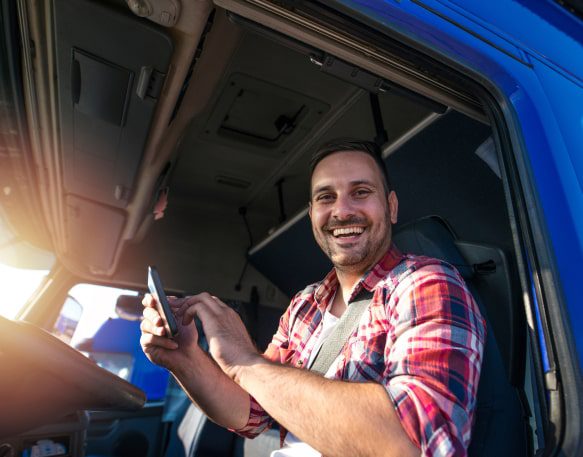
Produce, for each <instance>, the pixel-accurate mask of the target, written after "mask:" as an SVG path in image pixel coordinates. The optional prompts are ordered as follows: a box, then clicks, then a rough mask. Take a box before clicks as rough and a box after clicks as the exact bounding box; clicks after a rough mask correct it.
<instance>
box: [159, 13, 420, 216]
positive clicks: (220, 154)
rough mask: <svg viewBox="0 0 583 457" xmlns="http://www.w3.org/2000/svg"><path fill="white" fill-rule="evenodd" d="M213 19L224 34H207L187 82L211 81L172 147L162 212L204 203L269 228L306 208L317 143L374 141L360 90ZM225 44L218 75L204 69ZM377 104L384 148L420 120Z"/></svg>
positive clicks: (394, 103)
mask: <svg viewBox="0 0 583 457" xmlns="http://www.w3.org/2000/svg"><path fill="white" fill-rule="evenodd" d="M220 21H226V23H222V24H220V25H218V27H227V28H229V29H232V30H231V31H230V33H227V34H225V33H221V39H213V37H212V36H210V37H209V39H208V40H207V42H206V43H205V46H204V49H203V52H202V55H201V58H200V59H199V61H198V62H197V67H196V69H195V71H194V73H193V77H192V80H191V81H190V85H195V87H196V85H199V84H200V85H201V86H204V84H203V81H204V80H205V79H210V80H213V79H216V80H217V83H216V87H215V90H214V92H213V95H212V97H211V98H210V99H209V102H208V103H207V104H206V106H205V107H204V109H203V110H201V112H200V114H199V115H198V116H196V117H195V118H194V119H193V121H192V124H191V125H190V128H188V130H187V131H186V132H185V135H184V138H183V140H182V142H181V144H180V146H179V150H178V160H177V163H176V167H175V170H174V173H173V177H172V182H171V189H170V192H171V193H170V195H171V200H170V205H172V204H173V203H172V202H173V201H174V202H175V203H176V204H179V205H180V206H190V205H193V206H196V205H200V204H204V203H209V202H212V204H213V206H214V207H215V208H217V207H222V208H223V209H224V210H226V211H229V212H231V211H237V209H238V208H239V207H241V206H244V207H246V208H248V209H249V210H250V211H253V212H257V213H260V214H261V216H268V217H271V219H272V221H273V223H276V222H278V221H280V219H282V212H284V213H285V215H286V216H287V217H290V216H291V215H293V214H294V213H296V212H298V211H300V210H301V209H303V208H304V207H305V206H306V204H307V200H308V178H309V176H308V163H309V157H310V155H311V154H312V152H313V150H314V148H315V147H317V146H318V144H320V143H321V142H322V141H325V140H326V139H330V138H333V137H338V136H355V137H360V138H364V139H369V140H372V139H373V138H374V137H375V135H376V132H375V128H374V125H375V124H374V119H373V116H372V110H371V105H370V98H369V93H368V92H366V91H364V90H362V89H360V88H358V87H356V86H354V85H352V84H349V83H347V82H345V81H343V80H341V79H338V78H336V77H334V76H331V75H329V74H326V73H323V72H322V71H321V69H320V67H319V66H317V65H315V64H314V63H312V62H311V60H310V56H309V54H308V53H305V52H299V51H297V50H296V49H292V48H290V47H288V46H286V45H284V44H281V43H278V42H276V41H274V40H272V39H269V38H266V37H263V36H261V35H257V34H255V33H252V32H249V31H246V30H245V29H243V28H241V27H240V26H239V25H237V24H234V23H232V22H230V21H229V20H228V19H227V18H226V16H224V13H223V14H221V13H218V14H217V17H216V19H215V22H220ZM214 27H217V24H216V23H215V24H214ZM211 33H212V32H211ZM225 38H226V39H231V40H236V42H237V43H236V46H234V47H233V49H234V50H233V52H232V54H231V55H230V56H229V58H228V64H227V65H226V66H225V67H223V69H219V71H221V74H219V75H217V74H212V73H209V72H207V71H205V69H209V68H212V67H213V65H210V64H209V65H205V63H206V62H207V61H208V62H209V63H210V61H211V60H212V59H213V56H214V55H219V54H220V49H218V47H220V48H221V49H224V48H225V45H226V43H225ZM380 103H381V111H382V117H383V122H384V125H385V129H386V130H387V134H388V138H389V142H390V141H392V140H395V139H396V138H398V137H399V136H400V135H402V134H404V133H405V132H406V131H407V130H409V129H410V128H412V127H413V126H415V125H416V124H418V123H419V122H421V121H422V120H423V119H424V118H425V117H426V116H427V115H428V114H429V111H428V110H427V109H426V108H424V107H422V106H420V105H418V104H416V103H414V102H413V101H411V100H409V99H407V98H405V97H402V96H398V95H395V94H392V93H391V92H388V93H382V94H380ZM281 180H283V181H281ZM278 182H282V194H283V202H284V207H283V208H281V207H280V205H279V198H278V190H277V186H276V184H277V183H278ZM282 210H283V211H282Z"/></svg>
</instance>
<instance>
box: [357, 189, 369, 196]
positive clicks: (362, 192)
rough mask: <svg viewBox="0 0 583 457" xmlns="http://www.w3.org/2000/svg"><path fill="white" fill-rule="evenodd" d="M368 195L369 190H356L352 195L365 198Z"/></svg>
mask: <svg viewBox="0 0 583 457" xmlns="http://www.w3.org/2000/svg"><path fill="white" fill-rule="evenodd" d="M370 193H371V192H370V190H369V189H357V190H356V191H355V192H354V195H355V196H356V197H366V196H367V195H369V194H370Z"/></svg>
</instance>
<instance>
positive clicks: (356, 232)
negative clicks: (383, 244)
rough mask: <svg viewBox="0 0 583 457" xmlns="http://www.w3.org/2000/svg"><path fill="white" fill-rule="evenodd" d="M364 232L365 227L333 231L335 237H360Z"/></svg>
mask: <svg viewBox="0 0 583 457" xmlns="http://www.w3.org/2000/svg"><path fill="white" fill-rule="evenodd" d="M362 232H364V228H363V227H344V228H337V229H334V230H333V231H332V234H333V235H334V236H341V235H359V234H361V233H362Z"/></svg>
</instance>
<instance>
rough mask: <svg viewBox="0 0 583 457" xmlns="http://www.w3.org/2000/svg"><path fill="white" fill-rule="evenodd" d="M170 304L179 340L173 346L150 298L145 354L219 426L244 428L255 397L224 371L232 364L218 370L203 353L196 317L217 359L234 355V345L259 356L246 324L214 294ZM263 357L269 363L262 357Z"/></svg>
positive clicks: (147, 299) (172, 300)
mask: <svg viewBox="0 0 583 457" xmlns="http://www.w3.org/2000/svg"><path fill="white" fill-rule="evenodd" d="M209 300H210V301H211V304H212V305H213V306H212V307H211V308H210V309H211V310H212V312H211V311H209V307H208V306H207V305H205V304H204V302H207V301H209ZM168 302H169V304H170V307H171V308H172V311H173V313H174V315H175V316H176V317H177V319H176V320H177V324H178V334H177V335H176V336H175V337H174V339H173V340H171V339H169V338H166V336H165V334H166V332H165V330H164V325H163V324H162V318H161V317H160V314H159V313H158V310H157V309H156V301H155V298H154V297H152V296H151V295H146V296H145V297H144V300H143V302H142V303H143V305H144V320H143V321H142V323H141V329H142V337H141V338H140V343H141V345H142V349H143V350H144V353H145V354H146V356H147V357H148V358H149V359H150V360H151V361H152V362H154V363H156V364H158V365H161V366H164V367H166V368H168V369H169V370H170V371H172V373H173V374H174V376H175V378H176V379H177V380H178V382H179V383H180V385H181V386H182V387H183V389H184V390H185V391H186V392H187V393H188V395H189V396H190V398H191V399H192V401H193V402H195V403H196V404H197V405H198V406H199V408H200V409H202V410H203V411H204V412H205V413H206V414H207V415H208V416H209V417H210V418H211V419H212V420H213V421H214V422H216V423H217V424H220V425H222V426H223V427H228V428H233V429H239V428H242V427H243V426H245V424H246V423H247V420H248V418H249V394H247V392H245V391H244V390H243V389H241V388H240V387H239V386H238V385H237V384H236V383H235V382H233V380H232V376H231V375H229V376H227V375H226V374H225V373H224V371H225V368H223V367H226V366H228V364H225V363H224V362H223V363H222V364H220V366H219V365H217V363H215V362H214V361H213V360H212V359H211V357H209V356H208V354H206V353H205V352H204V351H203V350H202V349H201V348H200V346H199V345H198V331H197V330H196V325H195V323H194V316H198V317H199V318H200V319H201V321H202V323H203V327H204V331H205V333H206V335H207V340H208V341H209V343H210V346H211V355H212V354H213V352H214V354H226V353H233V352H234V351H232V350H231V349H228V348H231V347H232V346H233V345H234V346H241V347H245V348H247V350H246V351H242V353H248V352H249V351H252V352H253V353H254V354H256V355H257V351H256V350H255V348H254V347H253V344H252V343H251V340H250V338H249V336H248V335H247V332H246V330H245V326H244V325H243V323H242V322H241V319H239V316H237V314H236V313H235V312H234V311H233V310H231V309H230V308H229V307H228V306H227V305H225V304H224V303H222V302H220V301H219V300H218V299H215V298H213V297H211V296H210V295H209V294H201V295H198V296H195V297H187V298H174V297H168ZM201 303H202V304H201ZM201 308H202V310H201ZM235 329H236V330H235ZM219 335H220V336H219ZM235 352H236V351H235ZM257 356H258V355H257ZM213 357H214V358H215V359H216V360H217V361H224V360H226V359H227V360H235V359H236V360H239V357H234V358H233V357H226V358H225V357H224V356H217V355H213ZM258 357H259V358H261V359H262V360H263V358H262V357H261V356H258ZM231 371H232V370H231Z"/></svg>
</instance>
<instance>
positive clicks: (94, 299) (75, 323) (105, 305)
mask: <svg viewBox="0 0 583 457" xmlns="http://www.w3.org/2000/svg"><path fill="white" fill-rule="evenodd" d="M140 300H141V298H140V296H139V295H138V292H136V291H134V290H127V289H118V288H114V287H108V286H102V285H96V284H77V285H75V286H74V287H73V288H71V290H70V291H69V293H68V295H67V298H66V299H65V302H64V304H63V307H62V308H61V312H60V314H59V317H58V318H57V321H56V323H55V326H54V329H53V334H54V335H55V336H57V337H59V338H60V339H61V340H63V341H65V342H66V343H67V344H69V345H71V346H72V347H74V348H75V349H77V350H79V351H81V352H82V353H84V354H85V355H87V356H88V357H89V358H91V359H92V360H93V361H95V362H96V363H97V364H98V365H99V366H100V367H102V368H104V369H106V370H108V371H110V372H112V373H114V374H115V375H117V376H119V377H121V378H123V379H125V380H126V381H129V382H131V383H133V384H135V385H136V386H137V387H139V388H141V389H142V390H144V391H145V392H146V395H147V397H148V399H149V400H156V399H161V398H162V397H163V396H164V394H165V391H166V385H167V383H168V372H167V371H166V370H164V369H162V368H160V367H157V366H155V365H153V364H152V363H150V361H149V360H148V359H147V358H146V356H145V355H144V354H143V352H142V350H141V347H140V341H139V340H140V316H141V305H140ZM120 304H123V305H120ZM128 304H129V306H128Z"/></svg>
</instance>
